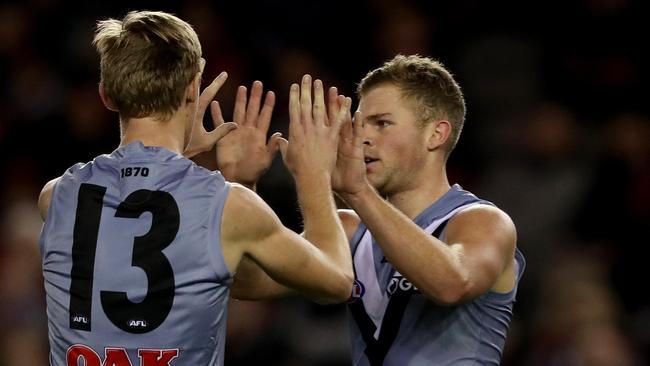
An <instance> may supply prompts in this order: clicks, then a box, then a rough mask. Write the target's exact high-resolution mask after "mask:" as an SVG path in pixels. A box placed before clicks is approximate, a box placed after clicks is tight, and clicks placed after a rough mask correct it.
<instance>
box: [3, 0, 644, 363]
mask: <svg viewBox="0 0 650 366" xmlns="http://www.w3.org/2000/svg"><path fill="white" fill-rule="evenodd" d="M142 9H148V10H165V11H169V12H173V13H175V14H177V15H179V16H180V17H181V18H183V19H185V20H187V21H188V22H190V23H191V24H192V25H193V26H194V28H195V30H196V31H197V33H198V34H199V37H200V39H201V42H202V45H203V54H204V57H205V58H206V60H207V66H206V70H205V72H204V83H206V84H207V83H208V82H210V81H211V79H212V78H213V77H215V76H216V75H218V73H219V72H220V71H221V70H226V71H228V73H229V75H230V77H229V80H228V82H227V84H226V85H225V87H224V88H223V89H222V91H221V92H220V93H219V95H218V100H219V101H220V102H221V106H222V109H223V110H224V113H225V115H226V118H227V119H228V118H229V117H230V116H231V115H232V114H231V111H232V103H233V102H234V93H235V90H236V87H237V86H238V85H240V84H243V85H247V86H250V84H251V83H252V82H253V81H254V80H261V81H263V82H264V85H265V88H266V89H270V90H274V91H275V92H276V93H277V95H278V101H277V104H276V110H275V112H274V118H273V123H272V125H271V132H274V131H284V132H286V127H287V121H288V118H287V112H286V110H287V103H288V100H287V99H288V98H287V95H288V87H289V85H290V83H291V82H295V81H298V80H299V78H300V76H301V75H302V74H303V73H310V74H311V75H313V76H314V77H317V78H321V79H323V80H324V82H325V84H326V86H329V85H335V86H338V87H339V90H340V92H342V93H344V94H346V95H348V96H352V95H353V94H354V90H355V87H356V83H357V82H358V81H359V80H360V79H361V78H362V77H363V76H364V75H365V73H366V72H367V71H369V70H370V69H372V68H375V67H377V66H379V65H380V64H381V63H382V62H384V61H386V60H387V59H390V58H392V57H393V56H394V55H395V54H397V53H403V54H413V53H418V54H421V55H427V56H431V57H434V58H437V59H439V60H440V61H442V62H443V63H444V64H445V65H446V66H447V67H448V68H449V69H450V70H451V71H452V72H453V73H454V74H455V76H456V78H457V80H458V81H459V83H460V84H461V86H462V88H463V90H464V92H465V96H466V99H467V105H468V114H467V120H466V125H465V130H464V132H463V135H462V136H461V139H460V142H459V144H458V147H457V149H456V151H455V152H454V153H453V154H452V156H451V158H450V161H449V165H448V166H449V175H450V179H451V181H452V182H454V183H460V184H461V185H462V186H463V187H464V188H465V189H468V190H471V191H473V192H475V193H476V194H478V195H480V196H482V197H484V198H486V199H488V200H491V201H493V202H494V203H496V204H497V205H498V206H500V207H502V208H503V209H504V210H505V211H506V212H508V213H509V214H510V215H511V216H512V218H513V219H514V221H515V223H516V225H517V228H518V236H519V240H518V242H519V247H520V248H521V250H522V251H523V253H524V255H525V256H526V258H527V260H528V267H527V271H526V273H525V276H524V278H523V281H522V283H521V285H520V289H519V294H518V302H517V304H516V306H515V314H514V320H513V322H512V324H511V328H510V331H509V335H508V343H507V346H506V350H505V354H504V359H503V365H532V366H537V365H540V366H541V365H551V366H565V365H566V366H570V365H577V366H591V365H593V366H608V365H612V366H614V365H616V366H628V365H644V364H647V363H648V362H650V291H649V290H648V285H647V282H648V280H649V279H650V276H649V275H648V271H647V259H646V258H645V257H644V256H643V255H642V254H641V253H645V250H644V248H643V247H645V246H646V245H648V244H650V243H649V241H648V239H647V238H648V237H647V234H648V231H649V229H650V225H649V223H650V151H649V150H650V144H649V143H648V142H649V141H650V109H649V103H648V102H649V97H650V93H649V92H648V82H649V81H650V75H649V72H648V70H649V68H648V66H650V63H649V62H648V61H649V60H648V54H649V52H648V32H647V24H646V23H647V22H648V15H650V13H649V12H648V11H647V10H648V6H647V5H646V4H645V2H643V1H640V0H638V1H634V0H576V1H564V2H561V1H558V2H553V1H551V2H549V1H533V2H525V1H498V2H496V1H478V0H458V1H447V2H438V1H406V0H404V1H385V0H380V1H369V0H366V1H344V0H330V1H322V2H321V1H299V0H290V1H270V0H267V1H227V2H226V1H217V0H213V1H205V0H185V1H174V2H164V1H139V0H133V1H128V2H126V1H110V2H109V1H105V2H96V3H94V2H85V3H81V2H64V1H62V0H23V1H20V2H17V1H16V2H5V1H3V2H2V3H1V4H0V156H1V160H0V172H1V173H0V174H1V177H2V179H1V180H0V202H1V208H0V366H24V365H46V364H47V356H46V355H47V350H48V345H47V324H46V315H45V304H44V293H43V284H42V278H41V273H40V266H41V265H40V256H39V253H38V245H37V242H38V236H39V233H40V228H41V222H40V218H39V215H38V211H37V208H36V200H37V197H38V193H39V191H40V189H41V187H42V186H43V184H44V183H45V182H46V181H48V180H50V179H52V178H54V177H56V176H59V175H60V174H62V173H63V172H64V170H65V169H67V168H68V167H69V166H71V165H73V164H74V163H76V162H80V161H81V162H86V161H88V160H91V159H92V158H93V157H94V156H96V155H98V154H101V153H108V152H111V151H112V150H113V149H115V148H116V147H117V145H118V143H119V128H118V120H117V115H115V114H113V113H111V112H109V111H107V110H105V109H104V108H103V106H102V104H101V102H100V99H99V97H98V94H97V85H98V81H99V66H98V57H97V55H96V53H95V50H94V49H93V47H92V46H91V41H92V38H93V31H94V25H95V22H96V21H97V20H98V19H105V18H108V17H122V16H123V15H124V14H125V13H126V12H127V11H128V10H142ZM644 29H646V30H645V31H644ZM355 104H356V103H355ZM209 122H210V121H209V118H208V119H206V123H209ZM259 193H260V195H261V196H262V197H263V198H264V199H265V200H266V201H267V202H268V203H269V204H270V205H271V206H272V207H273V208H274V209H275V210H276V212H277V213H278V214H279V215H280V216H281V218H282V220H283V221H284V223H285V224H286V225H288V226H289V227H291V228H292V229H295V230H296V231H300V216H299V214H298V211H297V207H296V200H295V192H294V188H293V185H292V181H291V178H290V176H289V175H288V173H287V172H286V170H285V169H284V168H283V166H282V164H281V162H280V161H279V160H278V159H276V161H275V162H274V164H273V167H272V169H271V170H270V171H269V172H268V174H267V175H266V176H265V177H264V178H263V180H262V181H261V182H260V184H259ZM346 316H347V315H346V310H345V306H344V305H336V306H318V305H314V304H311V303H309V302H307V301H306V300H303V299H300V298H291V299H286V300H278V301H272V302H243V301H240V302H232V303H231V308H230V313H229V325H228V338H227V344H226V353H227V356H226V365H283V366H301V365H316V366H338V365H349V362H350V361H349V355H348V344H347V342H348V335H347V332H348V329H347V326H348V325H347V319H346Z"/></svg>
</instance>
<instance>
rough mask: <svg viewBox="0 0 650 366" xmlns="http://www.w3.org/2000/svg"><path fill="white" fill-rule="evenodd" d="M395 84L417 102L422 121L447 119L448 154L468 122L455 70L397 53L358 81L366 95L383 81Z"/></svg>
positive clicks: (425, 58)
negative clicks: (448, 129) (449, 129)
mask: <svg viewBox="0 0 650 366" xmlns="http://www.w3.org/2000/svg"><path fill="white" fill-rule="evenodd" d="M385 84H391V85H395V86H396V87H397V88H398V89H399V90H400V91H401V93H402V96H403V97H405V98H408V99H409V100H410V101H412V102H414V103H415V106H416V108H417V111H416V113H417V114H418V117H419V120H420V121H421V122H427V121H431V120H432V119H437V120H442V119H444V120H448V121H449V123H450V124H451V134H450V136H449V139H448V140H447V142H446V143H445V151H446V154H447V156H448V155H449V154H450V153H451V151H452V150H453V149H454V147H455V146H456V143H457V142H458V138H459V137H460V133H461V131H462V130H463V125H464V123H465V98H464V97H463V93H462V91H461V89H460V86H459V85H458V83H457V82H456V80H454V78H453V76H452V74H451V73H450V72H449V71H448V70H447V69H446V68H445V67H444V66H443V65H442V63H440V62H439V61H436V60H433V59H431V58H428V57H422V56H419V55H410V56H404V55H397V56H395V57H394V58H393V59H392V60H390V61H387V62H386V63H384V64H383V65H382V66H381V67H379V68H377V69H375V70H372V71H370V72H369V73H368V74H367V75H366V76H365V77H364V78H363V79H362V80H361V82H360V83H359V85H358V87H357V96H358V97H363V96H364V95H366V94H367V93H368V92H369V91H370V90H371V89H374V88H375V87H378V86H380V85H385Z"/></svg>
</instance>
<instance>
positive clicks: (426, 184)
mask: <svg viewBox="0 0 650 366" xmlns="http://www.w3.org/2000/svg"><path fill="white" fill-rule="evenodd" d="M418 180H419V182H414V183H415V184H411V185H409V187H408V188H407V189H404V190H401V191H399V192H395V193H393V194H391V195H389V196H387V197H386V200H387V201H388V202H390V203H391V204H392V205H393V206H395V208H397V209H398V210H400V211H402V212H403V213H404V214H405V215H406V216H408V217H410V218H411V219H414V218H416V217H417V216H418V215H419V214H420V213H422V211H424V210H425V209H426V208H427V207H429V206H431V204H433V203H434V202H436V201H437V200H438V199H439V198H440V197H442V196H443V195H444V194H445V193H447V191H449V188H450V187H451V186H450V184H449V180H448V179H447V173H446V171H445V169H444V168H442V169H441V170H440V171H436V172H435V173H434V174H421V175H420V177H419V179H418Z"/></svg>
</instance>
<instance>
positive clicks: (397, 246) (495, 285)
mask: <svg viewBox="0 0 650 366" xmlns="http://www.w3.org/2000/svg"><path fill="white" fill-rule="evenodd" d="M345 198H346V202H348V203H349V204H350V205H351V206H352V207H353V208H354V210H355V211H356V212H357V213H358V214H359V216H360V217H361V219H362V220H363V222H364V224H365V225H366V226H367V227H368V229H369V230H370V231H371V232H372V234H373V237H374V238H375V239H376V240H377V242H378V243H379V245H380V246H381V248H382V250H383V252H384V255H385V256H386V258H387V259H388V260H389V261H390V262H391V263H392V264H393V265H394V266H395V268H397V270H398V271H399V272H400V273H401V274H402V275H404V276H405V277H406V278H408V279H409V281H411V282H412V283H413V284H414V285H415V286H416V287H417V288H418V289H419V290H420V291H421V292H422V293H424V294H425V295H427V296H428V297H430V298H431V299H432V300H434V301H436V302H438V303H442V304H456V303H461V302H464V301H467V300H471V299H473V298H476V297H478V296H480V295H481V294H483V293H485V292H486V291H488V290H490V289H492V290H495V291H500V292H507V291H509V290H510V289H512V287H513V286H514V272H513V269H514V268H513V264H512V262H513V256H514V248H515V241H516V233H515V228H514V224H513V223H512V221H511V220H510V218H509V217H508V216H507V215H506V214H505V213H504V212H503V211H501V210H499V209H498V208H495V207H492V206H488V205H477V206H475V207H471V208H468V209H467V210H465V211H463V212H460V213H458V214H457V215H456V216H455V217H454V218H452V219H451V220H450V221H449V223H448V224H447V228H446V234H445V242H442V241H440V240H438V239H436V238H435V237H433V236H431V235H429V234H427V233H425V232H424V231H423V230H422V229H421V228H420V227H418V226H417V225H416V224H415V223H413V221H411V219H409V218H408V217H407V216H406V215H404V214H403V213H402V212H400V211H399V210H397V209H396V208H394V207H393V206H392V205H391V204H390V203H388V202H386V201H385V200H384V199H383V198H381V197H380V196H379V195H378V194H377V193H376V191H375V190H374V189H373V188H372V187H369V186H368V189H366V190H363V191H361V192H360V193H359V194H357V195H354V196H349V195H348V196H346V197H345Z"/></svg>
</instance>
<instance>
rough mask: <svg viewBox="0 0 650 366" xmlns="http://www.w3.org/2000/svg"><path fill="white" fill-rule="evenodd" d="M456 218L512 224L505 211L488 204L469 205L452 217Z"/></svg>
mask: <svg viewBox="0 0 650 366" xmlns="http://www.w3.org/2000/svg"><path fill="white" fill-rule="evenodd" d="M456 218H466V219H478V220H490V221H495V222H501V223H504V224H512V219H511V218H510V216H509V215H508V214H507V213H506V212H505V211H503V210H502V209H500V208H499V207H497V206H495V205H493V204H488V203H477V204H475V205H471V206H469V207H467V208H465V209H463V210H461V211H460V212H458V213H457V214H456V215H454V219H456ZM513 225H514V224H513Z"/></svg>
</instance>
